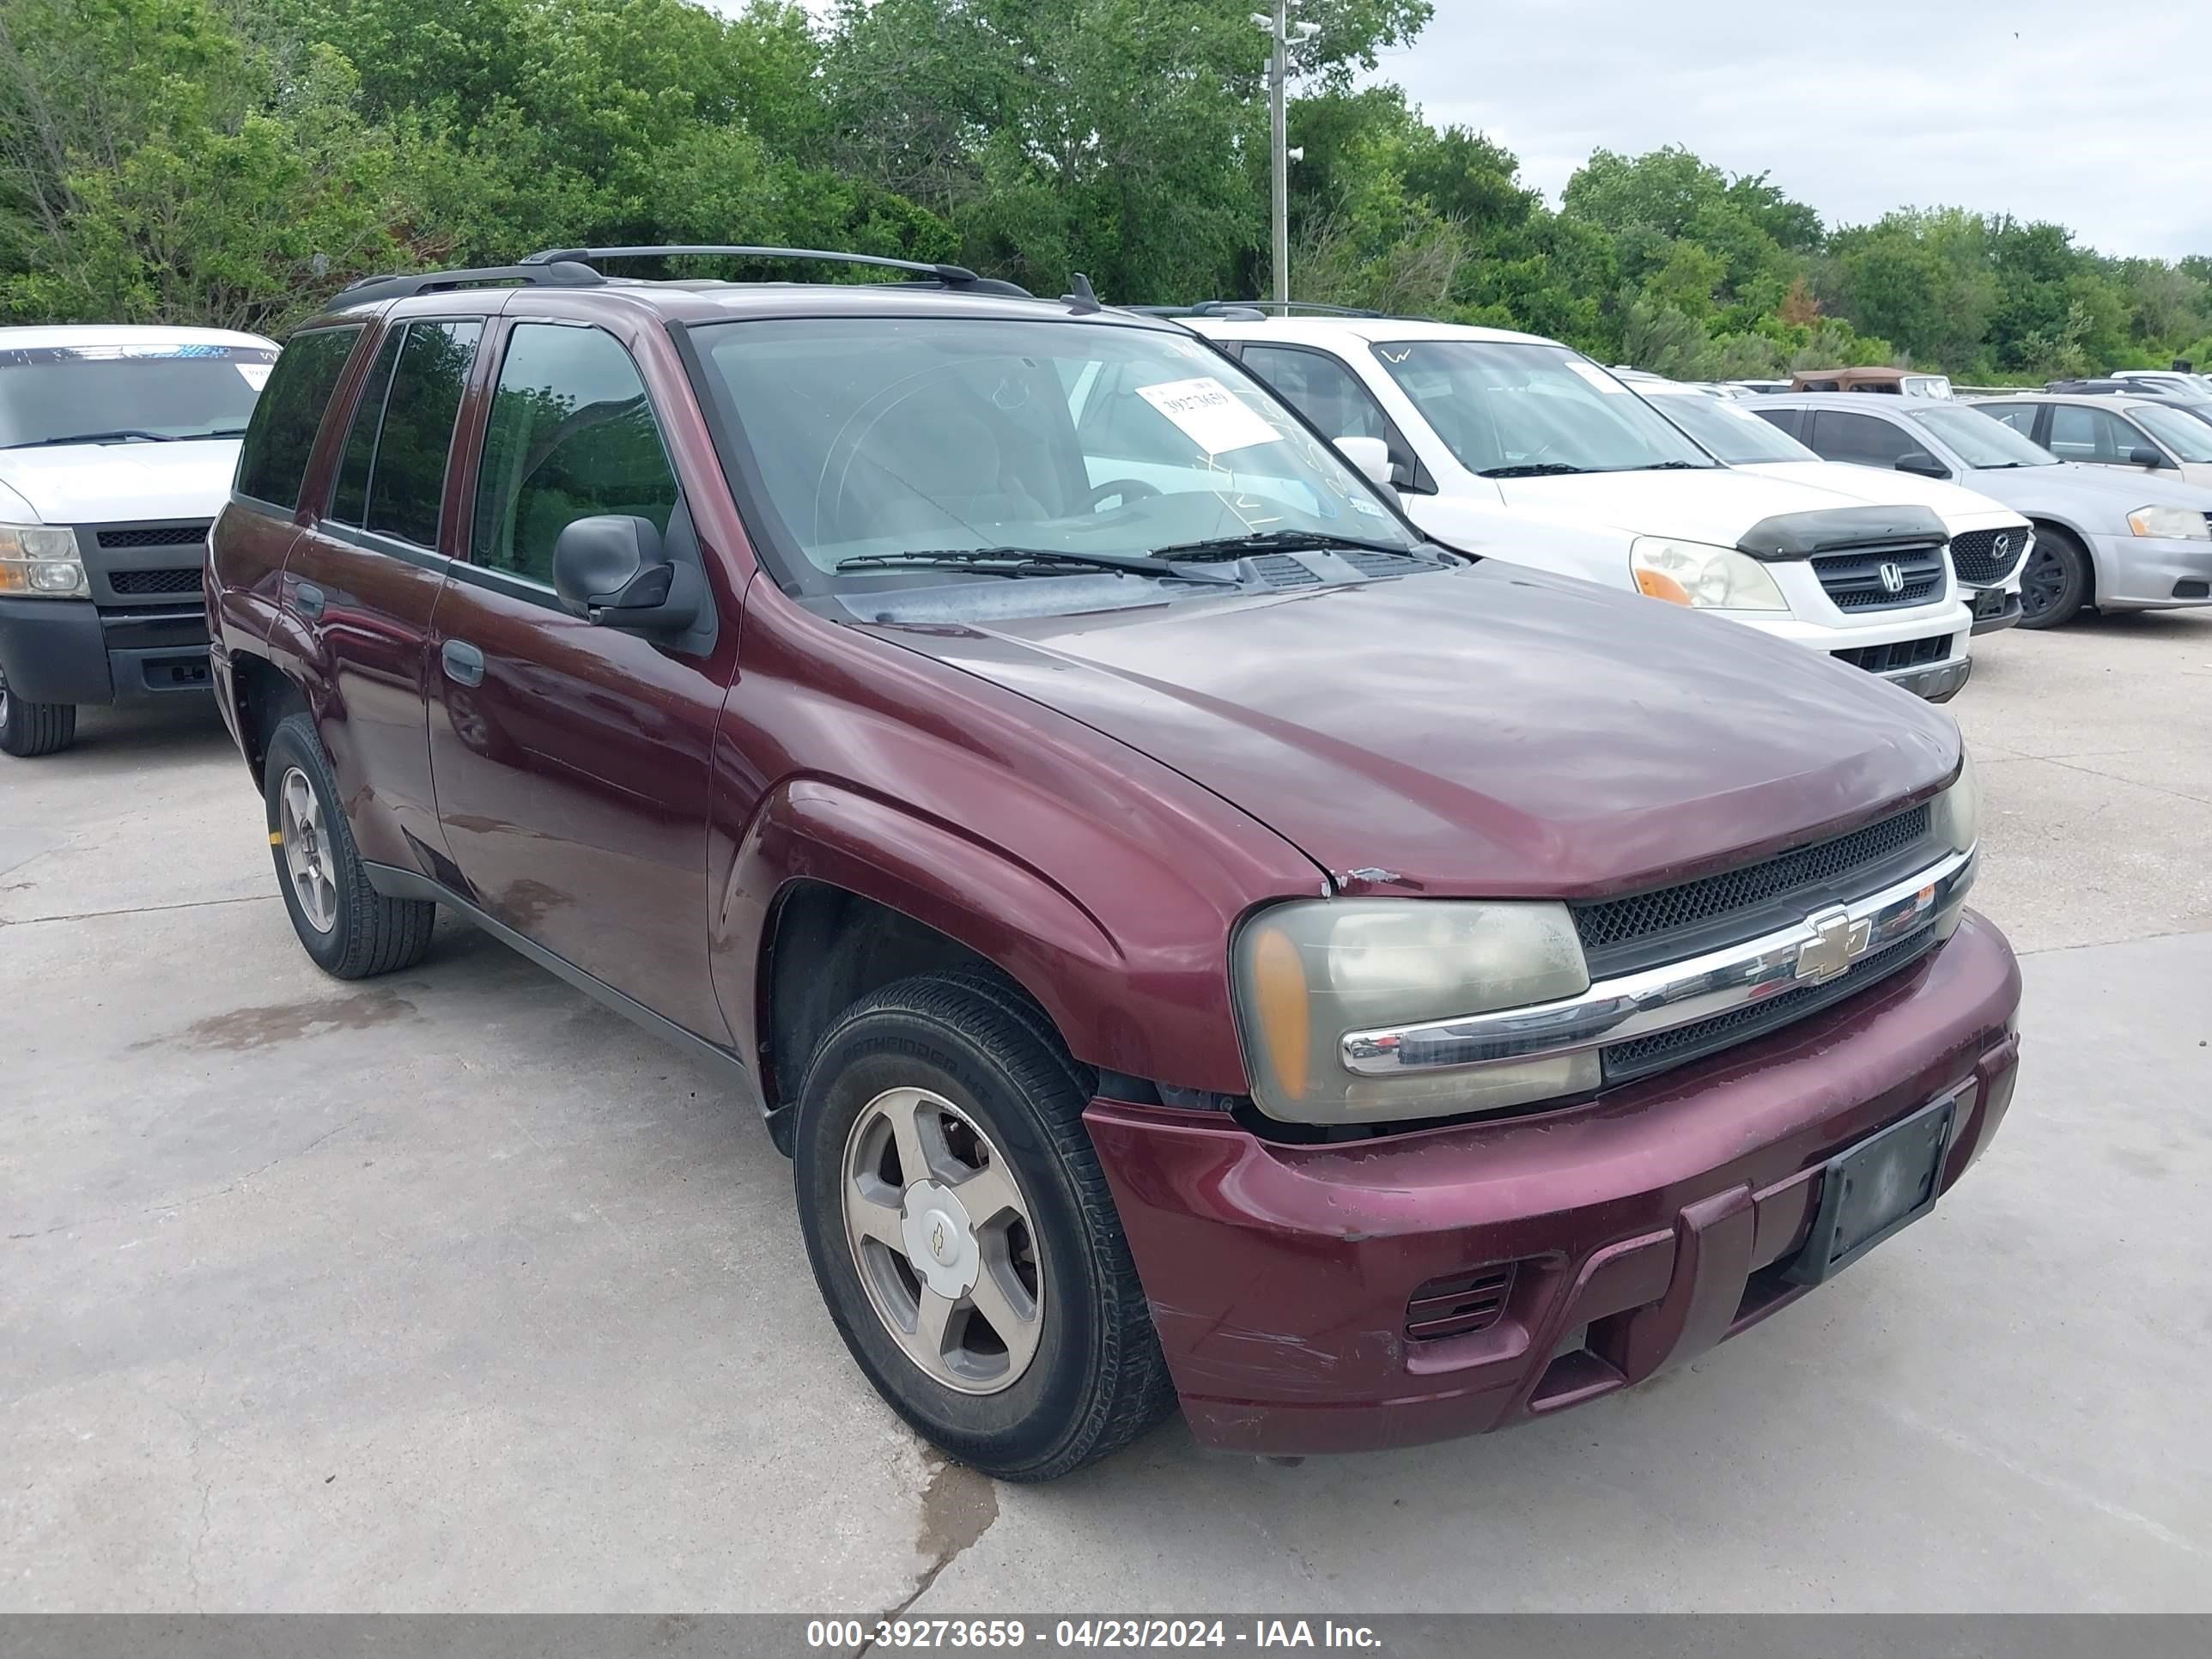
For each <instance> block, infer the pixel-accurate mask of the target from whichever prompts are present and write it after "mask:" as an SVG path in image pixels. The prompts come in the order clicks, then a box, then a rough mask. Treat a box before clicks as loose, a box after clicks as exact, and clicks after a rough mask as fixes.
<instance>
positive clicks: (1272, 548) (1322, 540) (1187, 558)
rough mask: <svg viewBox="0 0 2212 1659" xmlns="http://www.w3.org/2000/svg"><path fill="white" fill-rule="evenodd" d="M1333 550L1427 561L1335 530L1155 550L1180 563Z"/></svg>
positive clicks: (1262, 534)
mask: <svg viewBox="0 0 2212 1659" xmlns="http://www.w3.org/2000/svg"><path fill="white" fill-rule="evenodd" d="M1332 547H1356V548H1358V549H1360V550H1362V551H1363V552H1368V553H1395V554H1396V555H1397V556H1399V557H1400V558H1401V559H1425V558H1427V557H1428V556H1429V555H1427V554H1426V553H1422V552H1418V551H1416V550H1414V549H1413V548H1410V547H1407V546H1405V545H1404V544H1401V543H1399V542H1377V541H1370V540H1368V539H1367V538H1364V537H1360V536H1340V535H1338V534H1337V533H1336V532H1334V531H1333V530H1262V531H1255V532H1253V533H1252V534H1250V535H1249V536H1212V537H1209V538H1206V540H1204V541H1197V542H1173V543H1170V544H1169V545H1167V546H1165V547H1156V548H1154V549H1153V550H1152V551H1153V552H1154V554H1156V555H1157V556H1159V557H1160V558H1163V559H1174V560H1176V561H1178V562H1201V561H1205V560H1212V559H1241V558H1243V556H1245V555H1246V554H1248V553H1296V552H1301V551H1326V550H1328V549H1329V548H1332Z"/></svg>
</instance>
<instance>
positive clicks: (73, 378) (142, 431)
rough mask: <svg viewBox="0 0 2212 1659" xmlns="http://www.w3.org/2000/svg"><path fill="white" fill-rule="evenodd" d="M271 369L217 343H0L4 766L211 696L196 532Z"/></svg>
mask: <svg viewBox="0 0 2212 1659" xmlns="http://www.w3.org/2000/svg"><path fill="white" fill-rule="evenodd" d="M275 362H276V342H275V341H273V340H266V339H264V338H262V337H260V336H259V335H258V334H237V333H232V332H230V331H227V330H222V329H212V328H137V327H121V326H118V327H105V326H99V327H94V326H86V327H67V328H8V329H0V752H5V753H7V754H10V755H17V756H33V755H46V754H52V752H53V751H54V750H58V749H62V748H65V747H67V746H68V744H70V741H71V740H72V739H73V738H75V737H76V711H77V709H78V708H80V707H81V706H82V705H84V704H87V703H108V702H138V701H142V700H144V699H148V698H152V697H157V696H170V695H175V694H184V695H188V696H205V695H206V694H207V690H208V687H209V678H208V646H207V639H208V636H207V611H206V605H205V601H204V599H202V598H201V595H200V569H201V567H202V565H203V564H204V562H205V560H206V542H207V532H208V526H209V525H210V523H211V522H212V521H213V520H214V519H215V515H216V513H218V512H219V511H221V510H222V504H223V502H224V501H227V500H228V499H229V496H230V481H231V475H232V474H233V472H234V471H236V470H237V465H238V445H239V439H240V436H241V435H243V433H244V432H245V430H246V417H247V416H250V415H252V412H253V405H254V402H255V400H256V399H257V398H258V397H259V396H260V393H261V386H262V383H263V382H264V381H265V380H267V379H268V378H269V370H270V366H271V365H272V364H274V363H275Z"/></svg>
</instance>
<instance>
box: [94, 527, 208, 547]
mask: <svg viewBox="0 0 2212 1659" xmlns="http://www.w3.org/2000/svg"><path fill="white" fill-rule="evenodd" d="M207 532H208V527H207V526H206V525H205V524H204V523H202V524H157V525H141V526H136V527H134V528H131V529H129V530H101V531H97V532H94V539H95V540H97V541H98V542H99V544H100V546H102V547H104V548H125V547H197V546H198V545H199V544H201V543H202V542H204V541H205V540H206V539H207Z"/></svg>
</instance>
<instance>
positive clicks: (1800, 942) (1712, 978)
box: [1338, 849, 1975, 1077]
mask: <svg viewBox="0 0 2212 1659" xmlns="http://www.w3.org/2000/svg"><path fill="white" fill-rule="evenodd" d="M1974 860H1975V853H1974V851H1973V850H1971V849H1970V850H1968V851H1966V852H1964V853H1953V854H1948V856H1946V857H1944V858H1942V859H1940V860H1937V861H1936V863H1934V864H1931V865H1929V866H1927V867H1926V868H1925V869H1923V870H1921V871H1918V872H1916V873H1914V874H1912V875H1910V876H1907V877H1906V878H1905V879H1903V880H1902V881H1899V882H1896V883H1894V884H1892V885H1890V886H1888V887H1885V888H1883V889H1882V890H1881V891H1879V892H1876V893H1870V894H1869V895H1868V896H1866V897H1864V898H1862V899H1859V900H1857V901H1855V902H1852V903H1850V904H1846V905H1837V906H1835V907H1833V908H1829V909H1826V910H1823V911H1821V912H1819V913H1817V914H1815V915H1810V916H1808V917H1806V918H1805V919H1804V920H1803V921H1800V922H1797V923H1796V924H1795V925H1793V926H1791V927H1784V928H1780V929H1778V930H1777V931H1775V932H1773V933H1765V934H1762V935H1760V936H1759V938H1757V939H1746V940H1744V941H1743V942H1742V943H1741V944H1737V945H1727V946H1724V947H1723V948H1722V949H1720V950H1717V951H1706V952H1705V954H1703V955H1701V956H1696V957H1690V958H1688V959H1687V960H1686V961H1682V962H1675V963H1667V964H1665V965H1664V966H1662V967H1657V968H1648V969H1642V970H1640V971H1638V972H1637V973H1632V974H1623V975H1620V976H1619V977H1617V978H1613V979H1607V980H1600V981H1597V982H1596V983H1595V984H1593V985H1592V986H1591V987H1589V989H1588V990H1587V991H1584V992H1583V993H1582V994H1580V995H1579V996H1573V997H1565V998H1562V999H1560V1000H1558V1001H1556V1002H1547V1003H1540V1004H1538V1005H1536V1006H1534V1007H1528V1008H1502V1009H1499V1010H1498V1011H1496V1012H1492V1013H1486V1014H1467V1015H1462V1016H1460V1017H1459V1018H1454V1019H1438V1020H1429V1021H1425V1022H1424V1023H1422V1024H1416V1025H1403V1026H1396V1027H1385V1028H1383V1029H1380V1030H1367V1031H1353V1032H1350V1033H1348V1034H1347V1035H1346V1036H1345V1037H1344V1038H1343V1040H1342V1042H1340V1045H1339V1049H1338V1054H1339V1058H1340V1060H1342V1062H1343V1065H1344V1067H1345V1069H1346V1071H1349V1072H1351V1073H1353V1074H1354V1075H1356V1076H1359V1077H1398V1076H1403V1075H1404V1074H1405V1073H1407V1072H1437V1071H1444V1070H1474V1069H1475V1068H1477V1067H1480V1066H1501V1065H1508V1064H1510V1063H1512V1062H1514V1061H1516V1060H1530V1059H1535V1058H1541V1057H1548V1056H1551V1055H1554V1054H1573V1053H1577V1052H1579V1051H1581V1050H1583V1049H1587V1048H1601V1047H1603V1046H1604V1045H1606V1044H1607V1043H1613V1042H1626V1041H1628V1040H1629V1039H1631V1038H1634V1037H1642V1036H1652V1035H1654V1034H1656V1033H1657V1032H1661V1031H1669V1030H1674V1029H1675V1028H1676V1027H1677V1026H1682V1025H1694V1024H1697V1023H1698V1022H1699V1021H1701V1020H1707V1019H1711V1018H1713V1017H1714V1016H1715V1015H1717V1014H1725V1013H1728V1012H1730V1011H1732V1010H1734V1009H1737V1008H1741V1007H1743V1006H1747V1005H1748V1004H1751V1003H1754V1002H1758V1001H1760V1000H1764V999H1765V998H1768V997H1771V996H1775V995H1778V994H1781V993H1782V992H1784V991H1786V990H1789V989H1791V988H1793V987H1796V986H1799V985H1807V984H1809V985H1818V984H1821V983H1825V982H1826V981H1828V980H1831V979H1834V978H1837V977H1838V976H1840V975H1841V974H1842V973H1843V972H1844V971H1846V970H1847V969H1848V968H1849V967H1850V963H1852V962H1854V961H1857V960H1859V959H1861V958H1863V957H1866V956H1869V955H1871V954H1873V953H1874V952H1875V951H1881V950H1882V949H1884V948H1885V947H1887V946H1889V945H1895V944H1897V943H1898V942H1899V941H1900V940H1903V939H1907V938H1909V937H1911V935H1913V934H1914V933H1918V932H1920V931H1921V930H1922V929H1923V928H1927V927H1934V926H1935V925H1936V921H1937V919H1938V918H1939V917H1941V916H1942V915H1943V914H1944V913H1945V912H1946V911H1948V910H1951V909H1953V908H1955V907H1956V905H1957V904H1958V902H1960V900H1961V899H1962V898H1964V897H1965V896H1966V890H1967V888H1969V887H1970V886H1972V884H1973V879H1974ZM1839 925H1840V926H1841V927H1842V928H1843V929H1844V933H1845V935H1846V936H1847V937H1848V938H1849V939H1850V940H1851V951H1850V956H1849V957H1841V958H1838V959H1836V960H1835V961H1834V963H1833V965H1832V966H1830V965H1828V962H1827V958H1826V957H1812V958H1804V957H1801V953H1802V952H1803V951H1806V949H1807V947H1808V946H1809V947H1812V948H1813V949H1814V951H1821V950H1823V948H1824V947H1825V946H1831V945H1832V944H1833V941H1834V939H1835V938H1836V936H1837V929H1838V926H1839ZM1808 960H1810V961H1812V962H1814V964H1815V966H1816V967H1818V968H1820V971H1818V972H1814V973H1806V972H1805V971H1804V969H1805V964H1806V962H1807V961H1808Z"/></svg>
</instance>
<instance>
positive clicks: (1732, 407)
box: [1650, 392, 2212, 466]
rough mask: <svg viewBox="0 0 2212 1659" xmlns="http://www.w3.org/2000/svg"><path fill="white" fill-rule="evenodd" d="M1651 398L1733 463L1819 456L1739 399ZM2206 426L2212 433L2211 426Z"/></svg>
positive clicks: (1674, 394)
mask: <svg viewBox="0 0 2212 1659" xmlns="http://www.w3.org/2000/svg"><path fill="white" fill-rule="evenodd" d="M1650 404H1651V407H1652V408H1654V409H1656V410H1658V411H1659V412H1660V413H1661V414H1662V415H1664V416H1666V417H1667V418H1668V420H1670V421H1672V422H1674V424H1675V425H1676V426H1678V427H1680V428H1682V430H1683V431H1685V432H1686V433H1688V434H1689V435H1690V436H1691V437H1692V438H1694V439H1696V440H1697V441H1698V442H1699V445H1700V446H1701V447H1703V448H1704V449H1705V451H1706V453H1709V454H1711V455H1713V456H1715V457H1717V458H1718V459H1721V460H1723V461H1726V462H1727V463H1728V464H1729V465H1730V466H1756V465H1759V463H1760V462H1761V461H1817V460H1819V459H1820V457H1819V456H1818V455H1815V454H1814V453H1813V452H1812V451H1811V450H1809V449H1808V448H1806V447H1805V446H1804V445H1802V444H1801V443H1799V442H1798V441H1796V439H1795V438H1793V437H1791V436H1790V435H1789V434H1788V433H1786V432H1784V431H1783V430H1782V429H1781V428H1779V427H1777V426H1774V425H1771V424H1770V423H1769V422H1765V421H1762V420H1761V419H1759V416H1756V415H1754V414H1753V413H1752V412H1751V411H1750V410H1747V409H1746V408H1745V407H1744V406H1743V405H1742V404H1739V403H1735V402H1732V401H1729V400H1728V399H1725V398H1715V397H1710V396H1708V395H1707V394H1706V393H1705V392H1666V393H1660V394H1655V395H1654V396H1652V398H1650ZM2205 430H2206V431H2207V432H2208V433H2212V427H2207V428H2205Z"/></svg>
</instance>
